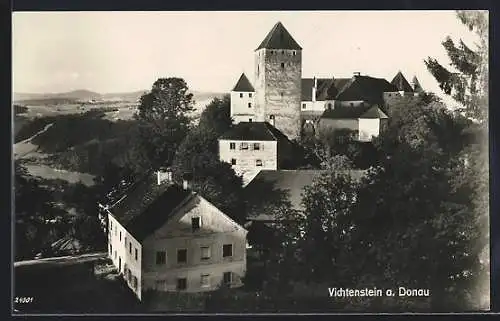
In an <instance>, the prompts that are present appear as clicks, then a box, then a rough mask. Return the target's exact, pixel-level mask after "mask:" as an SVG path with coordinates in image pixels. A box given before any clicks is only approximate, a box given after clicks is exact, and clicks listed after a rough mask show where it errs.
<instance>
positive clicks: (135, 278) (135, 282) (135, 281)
mask: <svg viewBox="0 0 500 321" xmlns="http://www.w3.org/2000/svg"><path fill="white" fill-rule="evenodd" d="M133 278H134V281H133V282H132V287H133V288H134V290H135V289H137V277H136V276H133Z"/></svg>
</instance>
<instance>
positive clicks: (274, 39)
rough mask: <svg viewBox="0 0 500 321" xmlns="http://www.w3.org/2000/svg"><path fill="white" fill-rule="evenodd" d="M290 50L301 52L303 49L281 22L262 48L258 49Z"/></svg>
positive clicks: (267, 37) (262, 44)
mask: <svg viewBox="0 0 500 321" xmlns="http://www.w3.org/2000/svg"><path fill="white" fill-rule="evenodd" d="M262 48H266V49H290V50H301V49H302V47H300V46H299V44H298V43H297V42H296V41H295V39H293V37H292V36H291V35H290V33H289V32H288V30H286V29H285V27H284V26H283V24H282V23H281V22H278V23H276V24H275V25H274V27H273V28H272V29H271V31H270V32H269V33H268V34H267V36H266V38H264V40H263V41H262V43H261V44H260V46H259V47H258V48H257V49H256V50H259V49H262Z"/></svg>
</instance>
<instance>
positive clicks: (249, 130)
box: [220, 122, 288, 141]
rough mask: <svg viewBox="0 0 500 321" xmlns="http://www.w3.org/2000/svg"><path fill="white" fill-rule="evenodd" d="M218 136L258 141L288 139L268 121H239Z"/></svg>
mask: <svg viewBox="0 0 500 321" xmlns="http://www.w3.org/2000/svg"><path fill="white" fill-rule="evenodd" d="M220 138H221V139H234V140H260V141H273V140H274V141H281V140H288V138H287V137H286V135H285V134H283V133H282V132H281V131H279V130H278V129H277V128H276V127H274V126H273V125H271V124H269V123H268V122H240V123H238V124H237V125H235V126H234V127H233V128H231V129H230V130H229V131H228V132H226V133H225V134H223V135H222V136H221V137H220Z"/></svg>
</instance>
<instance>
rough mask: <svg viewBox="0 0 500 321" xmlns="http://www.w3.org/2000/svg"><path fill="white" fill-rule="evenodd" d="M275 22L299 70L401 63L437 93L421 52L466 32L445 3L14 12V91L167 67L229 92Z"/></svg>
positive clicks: (95, 85) (135, 80) (92, 83)
mask: <svg viewBox="0 0 500 321" xmlns="http://www.w3.org/2000/svg"><path fill="white" fill-rule="evenodd" d="M278 21H281V22H282V23H283V24H284V26H285V27H286V28H287V29H288V31H289V32H290V33H291V34H292V36H293V37H294V38H295V40H296V41H297V42H298V43H299V44H300V45H301V46H302V48H303V61H302V74H303V77H313V76H320V77H331V76H335V77H337V78H341V77H351V76H352V74H353V72H356V71H359V72H361V73H362V74H366V75H370V76H373V77H383V78H386V79H388V80H389V81H390V80H392V78H393V77H394V75H395V74H396V73H397V71H398V70H401V71H402V72H403V74H404V75H405V76H406V77H407V79H408V81H410V80H411V78H412V77H413V75H417V77H418V78H419V80H420V82H421V84H422V86H423V87H424V88H425V89H428V90H431V91H435V92H438V91H439V90H438V87H437V83H436V82H435V81H434V79H433V78H432V76H431V75H430V74H429V73H428V71H427V70H426V68H425V65H424V63H423V60H424V58H426V57H427V56H432V57H436V58H438V59H439V60H440V61H442V62H445V63H448V61H449V60H448V58H447V56H446V53H445V51H444V49H443V47H442V46H441V42H442V41H443V40H444V39H445V37H446V36H447V35H451V36H452V38H454V39H458V38H463V39H464V40H465V41H466V42H468V43H470V44H471V45H473V41H474V38H473V37H472V35H471V34H470V33H469V32H468V30H467V29H466V28H465V27H464V26H463V25H462V24H461V23H460V21H459V20H458V19H457V18H456V16H455V13H454V12H453V11H404V12H402V11H336V12H335V11H315V12H300V11H293V12H291V11H288V12H251V11H247V12H45V13H36V12H33V13H32V12H16V13H14V14H13V74H14V75H13V84H14V91H16V92H64V91H70V90H76V89H88V90H92V91H96V92H100V93H109V92H127V91H135V90H142V89H149V88H150V87H151V85H152V83H153V82H154V81H155V80H156V79H157V78H158V77H170V76H178V77H182V78H184V79H185V80H186V81H187V83H188V85H189V87H190V88H191V89H193V90H202V91H217V92H225V91H229V90H230V89H231V88H232V86H233V85H234V84H235V82H236V81H237V79H238V77H239V75H240V74H241V73H242V72H245V73H246V74H247V75H248V76H249V78H250V79H253V63H254V56H253V54H254V50H255V48H257V46H258V45H259V44H260V42H261V41H262V40H263V39H264V37H265V36H266V34H267V33H268V32H269V31H270V30H271V28H272V27H273V25H274V24H275V23H276V22H278Z"/></svg>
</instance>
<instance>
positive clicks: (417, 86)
mask: <svg viewBox="0 0 500 321" xmlns="http://www.w3.org/2000/svg"><path fill="white" fill-rule="evenodd" d="M411 84H412V85H413V91H415V92H416V93H421V92H423V91H424V89H423V88H422V86H421V85H420V82H419V81H418V79H417V76H413V79H412V80H411Z"/></svg>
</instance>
